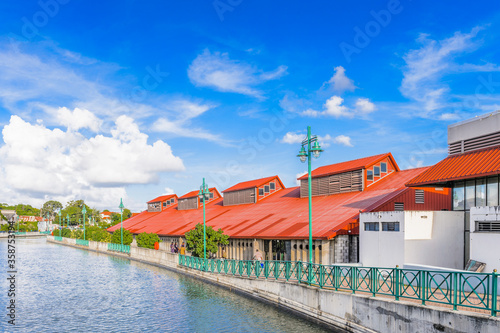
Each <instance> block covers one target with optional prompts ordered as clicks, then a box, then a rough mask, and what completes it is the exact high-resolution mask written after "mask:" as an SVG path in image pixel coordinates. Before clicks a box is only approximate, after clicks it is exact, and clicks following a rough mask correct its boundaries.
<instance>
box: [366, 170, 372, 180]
mask: <svg viewBox="0 0 500 333" xmlns="http://www.w3.org/2000/svg"><path fill="white" fill-rule="evenodd" d="M366 180H373V171H372V170H366Z"/></svg>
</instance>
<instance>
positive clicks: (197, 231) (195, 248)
mask: <svg viewBox="0 0 500 333" xmlns="http://www.w3.org/2000/svg"><path fill="white" fill-rule="evenodd" d="M206 234H207V240H206V244H207V258H210V257H211V256H212V255H213V254H214V253H216V252H217V250H218V248H219V245H227V244H229V236H228V235H225V234H224V232H223V231H222V229H219V230H217V231H215V230H214V229H213V228H212V227H211V226H207V227H206ZM185 237H186V242H187V249H188V251H191V252H192V254H193V256H194V257H201V258H202V257H203V224H202V223H198V224H197V225H196V227H195V228H194V229H193V230H190V231H188V232H186V234H185Z"/></svg>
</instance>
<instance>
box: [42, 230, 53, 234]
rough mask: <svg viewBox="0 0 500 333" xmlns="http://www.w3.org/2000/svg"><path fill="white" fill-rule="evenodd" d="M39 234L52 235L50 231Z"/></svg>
mask: <svg viewBox="0 0 500 333" xmlns="http://www.w3.org/2000/svg"><path fill="white" fill-rule="evenodd" d="M39 233H40V234H42V235H50V234H51V233H52V231H48V230H47V231H39Z"/></svg>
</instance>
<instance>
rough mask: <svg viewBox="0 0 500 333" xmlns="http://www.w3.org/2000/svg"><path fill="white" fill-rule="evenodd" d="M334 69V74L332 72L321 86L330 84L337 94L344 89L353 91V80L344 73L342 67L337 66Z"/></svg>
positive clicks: (354, 87) (344, 90)
mask: <svg viewBox="0 0 500 333" xmlns="http://www.w3.org/2000/svg"><path fill="white" fill-rule="evenodd" d="M334 70H335V74H333V76H332V77H331V79H330V80H329V81H328V82H325V83H324V84H323V88H325V87H327V86H330V87H331V89H332V90H333V91H334V92H336V93H337V94H342V93H344V92H346V91H354V90H355V89H356V86H355V85H354V81H353V80H351V79H350V78H348V77H347V76H346V75H345V69H344V67H342V66H337V67H335V68H334Z"/></svg>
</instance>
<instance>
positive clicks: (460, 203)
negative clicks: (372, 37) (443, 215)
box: [453, 182, 465, 210]
mask: <svg viewBox="0 0 500 333" xmlns="http://www.w3.org/2000/svg"><path fill="white" fill-rule="evenodd" d="M464 209H465V190H464V182H456V183H455V185H454V186H453V210H464Z"/></svg>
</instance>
